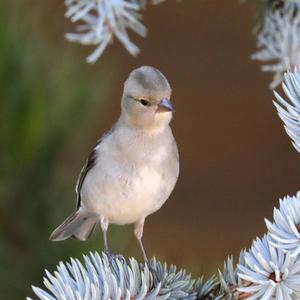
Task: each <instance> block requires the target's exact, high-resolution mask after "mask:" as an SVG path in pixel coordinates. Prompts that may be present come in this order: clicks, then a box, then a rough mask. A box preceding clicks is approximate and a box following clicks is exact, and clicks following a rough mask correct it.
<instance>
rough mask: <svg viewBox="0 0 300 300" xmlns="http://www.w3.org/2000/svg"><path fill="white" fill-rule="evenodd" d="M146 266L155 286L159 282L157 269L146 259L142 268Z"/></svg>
mask: <svg viewBox="0 0 300 300" xmlns="http://www.w3.org/2000/svg"><path fill="white" fill-rule="evenodd" d="M146 266H147V268H148V270H149V271H150V273H151V275H152V278H153V285H154V286H156V285H157V284H158V283H159V282H160V280H159V276H158V273H157V270H156V269H155V268H153V267H152V266H151V264H150V263H149V261H148V260H147V261H145V262H144V263H143V268H145V267H146Z"/></svg>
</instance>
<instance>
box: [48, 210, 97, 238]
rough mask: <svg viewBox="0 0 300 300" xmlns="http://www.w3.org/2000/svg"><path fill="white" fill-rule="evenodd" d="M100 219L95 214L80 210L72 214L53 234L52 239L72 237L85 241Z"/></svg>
mask: <svg viewBox="0 0 300 300" xmlns="http://www.w3.org/2000/svg"><path fill="white" fill-rule="evenodd" d="M97 223H98V220H97V218H96V217H95V216H93V215H91V214H88V213H86V212H83V211H82V210H80V209H79V210H78V211H76V212H74V213H73V214H71V215H70V216H69V217H68V218H67V219H66V220H65V221H64V222H63V223H62V224H61V225H60V226H58V227H57V228H56V229H55V230H54V231H53V232H52V234H51V236H50V238H49V239H50V240H51V241H63V240H66V239H68V238H70V237H72V238H75V239H78V240H81V241H85V240H87V239H88V238H89V237H90V236H91V234H92V233H93V231H94V228H95V226H96V225H97Z"/></svg>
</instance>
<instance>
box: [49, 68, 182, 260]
mask: <svg viewBox="0 0 300 300" xmlns="http://www.w3.org/2000/svg"><path fill="white" fill-rule="evenodd" d="M170 98H171V87H170V84H169V82H168V80H167V78H166V77H165V76H164V75H163V74H162V73H161V72H160V71H159V70H158V69H156V68H154V67H151V66H141V67H139V68H137V69H135V70H133V71H132V72H131V73H130V74H129V76H128V78H127V80H126V81H125V83H124V88H123V95H122V98H121V114H120V117H119V119H118V120H117V122H116V123H115V125H114V126H113V127H112V128H111V130H110V131H108V133H106V134H104V135H103V137H102V138H101V139H100V140H99V141H98V142H97V144H96V146H95V147H94V148H93V150H92V151H91V153H90V155H89V156H88V159H87V160H86V163H85V165H84V167H83V168H82V170H81V172H80V175H79V178H78V180H77V184H76V193H77V204H76V209H75V211H74V213H72V214H71V215H70V216H69V217H68V218H67V219H66V220H65V221H64V222H63V223H62V224H61V225H60V226H59V227H57V228H56V229H55V230H54V231H53V233H52V234H51V236H50V240H51V241H62V240H66V239H68V238H75V239H78V240H83V241H84V240H87V239H88V238H89V237H90V236H91V234H92V233H93V231H94V229H95V227H96V225H97V224H98V223H100V227H101V229H102V233H103V241H104V252H105V253H107V254H111V252H110V250H109V247H108V240H107V231H108V226H109V224H116V225H126V224H134V235H135V237H136V238H137V240H138V243H139V246H140V248H141V251H142V255H143V259H144V261H145V262H147V261H148V258H147V254H146V251H145V248H144V245H143V241H142V237H143V229H144V223H145V219H146V217H147V216H149V215H150V214H152V213H154V212H156V211H157V210H159V209H160V208H161V206H162V205H163V204H164V203H165V202H166V200H167V199H168V198H169V196H170V194H171V193H172V191H173V189H174V187H175V185H176V182H177V179H178V176H179V153H178V148H177V144H176V141H175V138H174V136H173V133H172V130H171V127H170V121H171V119H172V116H173V113H174V112H175V108H174V105H173V103H172V102H171V100H170Z"/></svg>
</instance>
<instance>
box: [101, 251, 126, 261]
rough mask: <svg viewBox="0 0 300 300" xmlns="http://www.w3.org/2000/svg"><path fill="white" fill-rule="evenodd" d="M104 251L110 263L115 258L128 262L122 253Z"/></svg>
mask: <svg viewBox="0 0 300 300" xmlns="http://www.w3.org/2000/svg"><path fill="white" fill-rule="evenodd" d="M104 253H105V254H106V256H107V258H108V260H109V263H110V264H111V263H112V262H113V261H115V260H119V261H121V262H122V263H123V264H124V263H125V262H126V259H125V257H124V256H123V255H122V254H113V253H111V252H110V251H104Z"/></svg>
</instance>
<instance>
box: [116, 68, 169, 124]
mask: <svg viewBox="0 0 300 300" xmlns="http://www.w3.org/2000/svg"><path fill="white" fill-rule="evenodd" d="M170 97H171V87H170V85H169V82H168V80H167V79H166V77H165V76H164V75H163V74H162V73H161V72H160V71H159V70H157V69H155V68H153V67H149V66H142V67H140V68H138V69H135V70H133V71H132V72H131V73H130V75H129V77H128V79H127V80H126V81H125V84H124V92H123V97H122V117H123V118H124V119H125V122H127V123H128V124H130V125H133V126H137V127H141V128H147V127H151V128H159V127H162V126H166V125H167V124H169V122H170V121H171V119H172V112H174V111H175V109H174V106H173V104H172V103H171V101H170Z"/></svg>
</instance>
